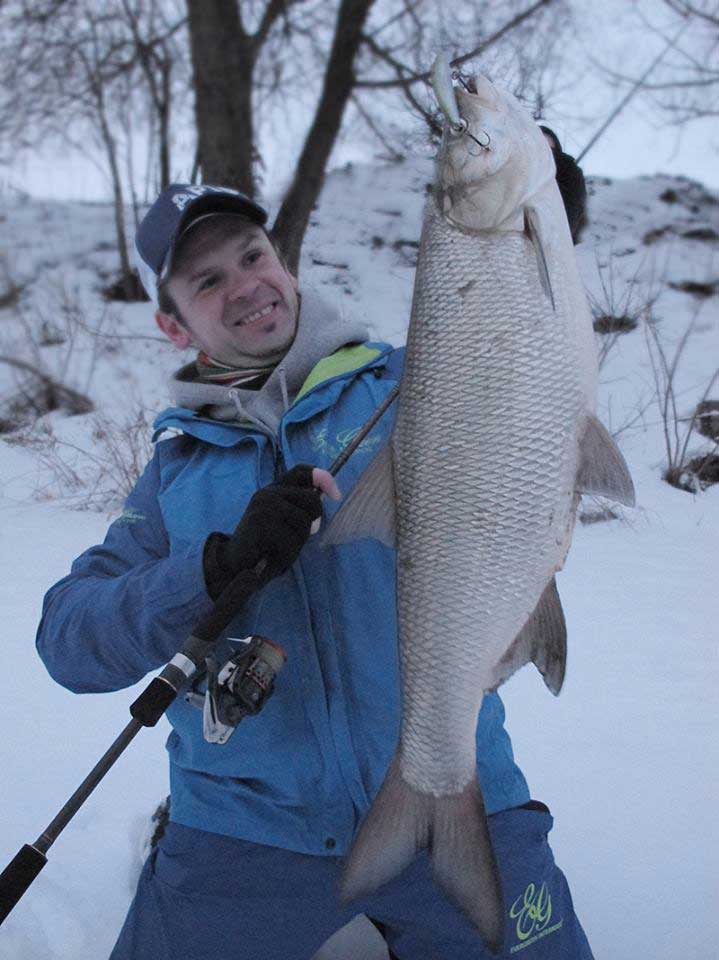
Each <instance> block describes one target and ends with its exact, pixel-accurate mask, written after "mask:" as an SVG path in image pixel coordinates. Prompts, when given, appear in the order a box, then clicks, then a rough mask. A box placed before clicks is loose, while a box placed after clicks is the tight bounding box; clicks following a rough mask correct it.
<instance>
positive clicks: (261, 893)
mask: <svg viewBox="0 0 719 960" xmlns="http://www.w3.org/2000/svg"><path fill="white" fill-rule="evenodd" d="M552 824H553V819H552V816H551V815H550V813H549V811H548V810H547V808H546V807H545V806H544V805H543V804H540V803H537V802H536V801H532V802H530V803H529V804H526V805H525V806H523V807H515V808H513V809H511V810H503V811H502V812H500V813H496V814H494V815H493V816H490V817H489V827H490V833H491V836H492V842H493V845H494V851H495V854H496V857H497V863H498V866H499V872H500V875H501V879H502V887H503V892H504V900H505V916H506V924H505V951H504V953H503V954H502V957H503V958H506V960H514V958H518V960H592V952H591V950H590V948H589V944H588V943H587V939H586V937H585V935H584V932H583V930H582V928H581V926H580V924H579V921H578V920H577V918H576V916H575V914H574V908H573V906H572V898H571V896H570V893H569V887H568V886H567V881H566V880H565V878H564V874H563V873H562V872H561V870H560V869H559V868H558V867H557V865H556V864H555V862H554V857H553V856H552V851H551V849H550V847H549V844H548V842H547V834H548V833H549V831H550V830H551V828H552ZM341 867H342V860H341V858H338V857H314V856H306V855H304V854H299V853H293V852H292V851H289V850H282V849H280V848H277V847H267V846H262V845H260V844H256V843H249V842H246V841H243V840H236V839H234V838H232V837H226V836H221V835H220V834H214V833H206V832H204V831H202V830H195V829H192V828H190V827H185V826H181V825H179V824H176V823H170V824H169V825H168V828H167V831H166V833H165V836H164V837H163V838H162V840H160V843H159V844H158V846H157V847H156V848H155V850H153V852H152V853H151V854H150V856H149V857H148V859H147V862H146V863H145V866H144V868H143V871H142V874H141V876H140V880H139V883H138V887H137V893H136V895H135V899H134V900H133V902H132V905H131V907H130V911H129V913H128V915H127V919H126V921H125V925H124V926H123V928H122V931H121V933H120V937H119V940H118V941H117V944H116V945H115V949H114V950H113V952H112V955H111V958H110V960H144V958H147V957H152V960H177V958H178V957H182V958H183V960H311V957H312V956H313V955H314V953H315V952H316V951H317V950H319V948H320V947H321V946H322V944H323V943H324V942H325V940H327V938H328V937H330V936H331V935H332V934H333V933H334V932H335V931H336V930H339V929H340V928H341V927H343V926H344V925H345V924H346V923H348V922H349V921H350V920H351V919H352V918H353V917H354V916H356V915H357V914H358V913H365V914H367V916H369V917H371V918H372V919H373V920H374V921H377V923H378V924H379V925H381V927H382V929H383V933H384V936H385V938H386V940H387V943H388V946H389V947H390V949H391V951H392V952H393V954H394V955H396V957H397V958H399V960H496V958H494V957H493V956H492V955H491V954H490V953H489V952H488V951H487V950H486V949H485V948H484V947H483V945H482V941H481V939H480V938H479V935H478V934H477V932H476V930H475V929H474V927H473V926H472V925H471V924H470V923H469V922H468V921H467V920H466V918H465V917H464V915H463V914H462V913H460V912H459V910H457V909H456V908H455V907H454V906H453V905H452V904H451V903H450V902H449V901H448V900H447V899H446V898H445V897H444V895H443V894H442V892H441V891H440V890H439V889H438V888H437V887H436V886H435V884H434V882H433V880H432V877H431V872H430V868H429V862H428V859H427V856H426V854H423V855H422V856H420V857H419V858H418V859H417V860H416V861H415V862H414V863H413V864H412V865H411V866H409V867H408V868H407V869H406V870H405V871H404V872H403V873H402V874H401V876H399V877H397V878H396V879H395V880H393V881H391V882H390V883H388V884H386V885H385V886H383V887H382V888H380V889H379V890H378V891H377V892H376V893H374V894H372V896H370V897H367V898H364V899H362V900H356V901H354V902H353V903H350V904H348V905H342V904H340V903H339V902H338V900H337V883H338V878H339V875H340V871H341Z"/></svg>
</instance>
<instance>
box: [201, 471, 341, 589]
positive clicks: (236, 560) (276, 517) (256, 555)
mask: <svg viewBox="0 0 719 960" xmlns="http://www.w3.org/2000/svg"><path fill="white" fill-rule="evenodd" d="M321 516H322V502H321V500H320V491H319V490H317V488H316V487H313V486H312V467H311V466H308V465H307V464H304V463H303V464H298V465H297V466H296V467H293V468H292V469H291V470H290V471H289V472H288V473H286V474H285V476H284V477H283V478H282V480H280V481H279V483H272V484H270V485H269V486H267V487H262V488H261V489H260V490H258V491H257V493H255V494H254V495H253V497H252V499H251V500H250V502H249V503H248V505H247V509H246V510H245V512H244V513H243V515H242V519H241V520H240V522H239V524H238V525H237V529H236V530H235V532H234V533H233V534H232V536H228V535H227V534H224V533H211V534H210V535H209V537H208V538H207V540H206V541H205V551H204V554H203V570H204V576H205V584H206V586H207V592H208V593H209V595H210V596H211V597H212V599H213V600H216V599H217V597H218V596H219V595H220V594H221V593H222V591H223V590H224V589H225V587H226V586H227V585H228V584H229V583H230V581H231V580H232V579H233V578H234V577H235V576H236V575H237V574H238V573H239V572H240V571H241V570H253V569H254V567H255V566H256V565H257V564H258V563H259V561H260V560H266V561H267V565H266V567H265V568H264V569H263V570H262V571H261V573H260V574H259V576H258V587H261V586H264V584H266V583H268V582H269V581H270V580H272V579H273V578H274V577H277V576H279V575H280V574H281V573H284V572H285V570H287V569H288V568H289V567H291V566H292V564H293V563H294V562H295V560H296V559H297V557H298V555H299V552H300V550H301V549H302V547H303V546H304V544H305V542H306V541H307V538H308V537H309V535H310V529H311V527H312V523H313V521H314V520H317V519H318V518H319V517H321Z"/></svg>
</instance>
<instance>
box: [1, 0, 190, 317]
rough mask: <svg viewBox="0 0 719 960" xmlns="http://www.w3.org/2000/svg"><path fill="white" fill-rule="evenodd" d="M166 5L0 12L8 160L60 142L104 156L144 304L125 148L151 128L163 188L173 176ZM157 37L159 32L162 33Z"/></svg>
mask: <svg viewBox="0 0 719 960" xmlns="http://www.w3.org/2000/svg"><path fill="white" fill-rule="evenodd" d="M169 9H170V8H169V7H168V4H167V3H165V4H164V5H163V6H162V8H161V5H160V3H159V0H151V2H149V3H140V2H139V0H104V2H103V3H91V2H89V0H45V2H42V0H41V2H38V0H34V2H26V0H22V2H15V3H10V4H7V5H5V6H4V7H1V8H0V18H1V19H0V24H1V25H2V28H3V29H2V40H0V63H1V64H2V66H0V77H1V78H2V91H3V92H2V95H1V99H0V134H1V135H2V140H3V148H4V151H3V152H5V153H8V152H9V151H10V150H17V149H31V148H32V147H34V146H35V145H36V144H38V143H40V142H41V141H42V140H43V139H45V138H55V139H57V140H58V141H61V142H63V143H65V144H70V145H71V146H72V147H74V148H75V149H76V150H78V151H82V152H84V153H85V154H87V153H88V152H89V151H88V146H90V147H94V148H98V149H99V151H100V155H101V157H102V158H103V168H104V171H105V172H106V173H107V175H108V179H109V181H110V184H111V190H112V197H113V209H114V217H115V232H116V238H117V248H118V254H119V260H120V264H119V267H120V286H121V287H122V288H123V289H124V296H125V297H126V298H127V299H136V298H137V296H138V283H137V280H136V278H135V276H134V272H133V269H132V266H131V263H130V256H129V249H128V240H127V231H126V227H125V191H126V183H127V181H126V178H125V176H124V170H123V163H122V147H123V144H122V140H123V135H124V139H125V143H126V141H127V139H128V138H130V137H131V136H132V130H133V128H134V127H136V126H137V124H138V122H140V123H141V122H142V120H143V117H144V116H145V115H146V113H147V111H144V110H143V104H144V102H145V100H146V99H149V101H150V104H151V107H150V121H149V122H150V123H151V124H152V125H155V126H156V127H157V129H158V131H159V142H160V149H159V152H160V167H161V171H160V181H161V182H164V181H166V180H167V179H168V178H169V169H170V159H169V142H170V135H169V118H170V102H171V83H170V79H171V71H172V64H173V62H174V53H173V50H174V47H173V46H172V39H173V37H174V35H175V34H176V33H177V31H178V30H179V29H180V28H181V27H182V24H183V23H184V19H183V18H181V19H180V20H175V22H174V23H168V19H167V15H166V11H167V10H169ZM153 30H154V32H153Z"/></svg>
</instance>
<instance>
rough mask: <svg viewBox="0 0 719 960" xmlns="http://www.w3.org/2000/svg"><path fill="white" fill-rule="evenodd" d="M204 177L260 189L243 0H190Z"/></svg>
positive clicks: (247, 190)
mask: <svg viewBox="0 0 719 960" xmlns="http://www.w3.org/2000/svg"><path fill="white" fill-rule="evenodd" d="M187 11H188V14H189V23H188V26H189V31H190V48H191V52H192V71H193V79H194V88H195V117H196V122H197V133H198V140H199V154H200V157H201V158H202V180H203V182H204V183H214V184H217V185H221V186H226V187H234V188H236V189H237V190H242V192H243V193H246V194H247V195H248V196H250V197H252V196H254V193H255V184H254V177H253V175H252V152H253V137H254V132H253V124H252V71H253V66H254V52H253V47H252V46H251V42H250V38H248V37H247V36H246V34H245V33H244V31H243V30H242V27H241V24H240V19H239V16H238V11H237V0H187Z"/></svg>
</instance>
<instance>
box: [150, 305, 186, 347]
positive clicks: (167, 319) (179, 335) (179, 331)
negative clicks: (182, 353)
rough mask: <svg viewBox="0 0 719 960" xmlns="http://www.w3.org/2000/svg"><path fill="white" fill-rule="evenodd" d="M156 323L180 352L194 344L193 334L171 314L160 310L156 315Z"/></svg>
mask: <svg viewBox="0 0 719 960" xmlns="http://www.w3.org/2000/svg"><path fill="white" fill-rule="evenodd" d="M155 323H156V324H157V325H158V327H159V328H160V330H162V332H163V333H164V334H165V336H166V337H167V339H168V340H172V342H173V343H174V344H175V346H176V347H177V348H178V350H186V349H187V348H188V347H189V346H190V344H191V343H192V334H191V333H190V331H189V330H188V329H187V327H183V326H182V324H181V323H178V321H177V320H176V319H175V317H174V316H173V315H172V314H171V313H162V312H161V311H160V310H158V311H157V313H156V314H155Z"/></svg>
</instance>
